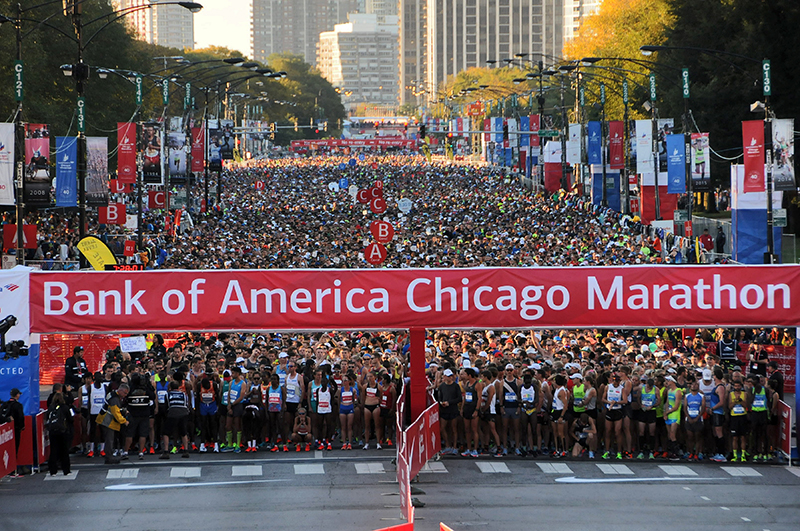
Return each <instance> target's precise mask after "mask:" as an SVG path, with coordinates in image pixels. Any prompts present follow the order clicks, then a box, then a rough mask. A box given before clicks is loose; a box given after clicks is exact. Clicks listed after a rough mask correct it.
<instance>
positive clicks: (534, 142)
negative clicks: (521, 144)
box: [530, 114, 539, 147]
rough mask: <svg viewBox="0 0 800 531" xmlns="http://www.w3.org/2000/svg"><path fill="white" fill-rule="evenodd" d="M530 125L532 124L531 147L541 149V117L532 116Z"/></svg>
mask: <svg viewBox="0 0 800 531" xmlns="http://www.w3.org/2000/svg"><path fill="white" fill-rule="evenodd" d="M530 124H531V146H533V147H539V135H538V134H537V133H538V132H539V115H538V114H531V115H530Z"/></svg>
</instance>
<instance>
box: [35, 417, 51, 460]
mask: <svg viewBox="0 0 800 531" xmlns="http://www.w3.org/2000/svg"><path fill="white" fill-rule="evenodd" d="M46 416H47V411H42V412H41V413H39V414H38V415H36V417H35V418H36V421H35V423H34V425H35V427H36V466H38V467H39V468H41V467H42V466H43V465H44V464H45V463H47V460H48V459H50V433H49V432H48V431H47V430H46V429H45V427H44V421H45V417H46Z"/></svg>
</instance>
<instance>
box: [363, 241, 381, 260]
mask: <svg viewBox="0 0 800 531" xmlns="http://www.w3.org/2000/svg"><path fill="white" fill-rule="evenodd" d="M364 260H366V261H367V262H369V263H370V264H372V265H378V264H382V263H383V261H384V260H386V247H384V246H383V245H381V244H380V243H374V242H373V243H371V244H369V245H367V246H366V247H365V248H364Z"/></svg>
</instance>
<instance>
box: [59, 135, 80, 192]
mask: <svg viewBox="0 0 800 531" xmlns="http://www.w3.org/2000/svg"><path fill="white" fill-rule="evenodd" d="M56 206H57V207H76V206H78V139H77V138H75V137H72V136H57V137H56Z"/></svg>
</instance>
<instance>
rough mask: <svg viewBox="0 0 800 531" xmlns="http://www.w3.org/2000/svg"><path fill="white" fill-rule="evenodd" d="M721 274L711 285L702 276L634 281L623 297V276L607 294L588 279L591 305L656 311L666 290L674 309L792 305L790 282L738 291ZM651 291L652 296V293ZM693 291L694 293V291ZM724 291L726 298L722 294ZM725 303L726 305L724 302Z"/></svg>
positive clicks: (591, 279) (749, 307)
mask: <svg viewBox="0 0 800 531" xmlns="http://www.w3.org/2000/svg"><path fill="white" fill-rule="evenodd" d="M720 279H721V275H714V280H713V282H712V284H711V285H708V284H706V283H705V281H704V280H703V279H698V281H697V283H696V284H695V285H694V286H690V285H688V284H672V285H668V284H653V285H652V286H649V287H648V286H646V285H644V284H632V285H630V286H628V287H627V291H628V293H629V296H628V298H627V300H624V301H623V299H624V296H625V286H624V281H623V277H622V276H615V277H614V280H613V281H612V282H611V286H610V287H609V288H608V290H607V291H606V292H605V293H604V292H603V288H602V287H601V286H600V283H599V282H598V281H597V278H596V277H593V276H589V277H588V278H587V288H588V308H589V309H590V310H594V309H595V307H596V305H597V304H598V303H599V305H600V307H601V308H602V309H604V310H608V309H609V308H611V306H612V304H613V305H614V309H616V310H625V309H627V310H646V309H649V308H650V305H651V304H652V308H653V309H654V310H658V309H661V295H662V294H663V293H665V292H667V295H670V293H669V292H670V290H671V291H672V292H673V293H671V297H670V298H669V307H670V308H672V309H674V310H691V309H692V307H693V305H696V306H697V308H698V309H701V310H711V309H713V310H722V309H731V310H735V309H736V308H737V306H738V305H741V306H742V307H743V308H745V309H747V310H757V309H760V308H763V307H764V303H765V302H766V309H768V310H774V309H776V304H777V305H778V307H780V308H782V309H784V310H786V309H789V308H791V290H790V288H789V286H788V285H787V284H767V285H766V287H764V286H759V285H758V284H746V285H745V286H744V287H742V288H741V289H740V290H739V291H738V293H737V288H736V287H735V286H734V285H733V284H722V283H721V280H720ZM651 290H652V295H651V294H650V292H651ZM709 290H710V291H711V292H712V299H713V304H709V303H707V302H706V292H707V291H709ZM693 291H694V294H693ZM723 292H724V293H725V294H726V295H727V297H723ZM723 303H725V304H723Z"/></svg>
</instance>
